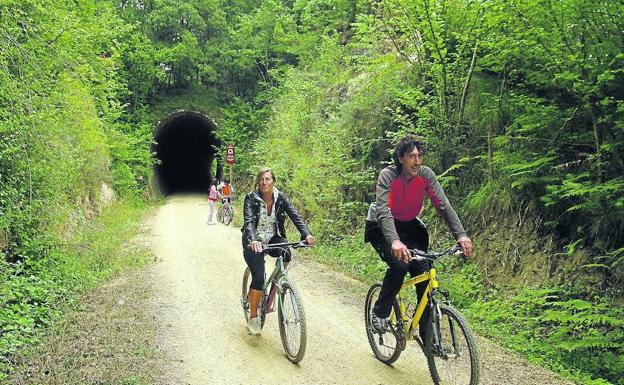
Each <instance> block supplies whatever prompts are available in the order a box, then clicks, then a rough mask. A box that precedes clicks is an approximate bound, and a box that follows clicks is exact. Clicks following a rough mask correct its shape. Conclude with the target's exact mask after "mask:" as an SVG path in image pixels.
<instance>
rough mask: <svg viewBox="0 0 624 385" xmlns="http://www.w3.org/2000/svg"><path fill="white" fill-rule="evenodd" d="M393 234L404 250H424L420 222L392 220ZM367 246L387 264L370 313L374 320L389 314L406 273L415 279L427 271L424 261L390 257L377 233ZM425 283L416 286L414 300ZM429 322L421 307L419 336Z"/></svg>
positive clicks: (424, 237) (424, 232)
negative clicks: (373, 315)
mask: <svg viewBox="0 0 624 385" xmlns="http://www.w3.org/2000/svg"><path fill="white" fill-rule="evenodd" d="M394 223H395V226H396V229H397V233H398V234H399V238H400V240H401V242H403V243H404V244H405V245H406V246H407V247H408V248H410V249H413V248H417V249H420V250H423V251H427V248H428V246H429V245H428V243H429V236H428V233H427V229H426V227H424V226H423V224H422V222H420V221H418V220H413V221H409V222H400V221H395V222H394ZM370 242H371V245H372V246H373V247H374V248H375V250H376V251H377V253H378V254H379V257H380V258H381V260H382V261H384V262H385V263H386V264H387V265H388V270H386V275H385V276H384V280H383V285H382V287H381V292H380V293H379V298H378V299H377V302H375V306H374V307H373V311H374V312H375V314H376V315H377V316H378V317H381V318H386V317H388V316H389V315H390V312H391V311H392V303H393V301H394V298H395V297H396V295H397V294H398V293H399V290H400V289H401V285H402V284H403V279H404V278H405V274H406V273H407V272H409V273H410V276H411V277H415V276H417V275H419V274H421V273H423V272H425V271H427V270H429V268H430V264H429V262H428V261H411V262H410V263H405V262H403V261H402V260H399V259H397V258H396V257H395V256H394V255H392V248H391V246H390V244H389V243H388V241H386V239H385V237H384V236H383V235H381V232H379V234H378V236H373V237H371V239H370ZM428 284H429V281H425V282H421V283H419V284H417V285H416V294H417V296H418V299H419V300H420V298H421V297H422V295H423V293H424V292H425V289H426V288H427V285H428ZM428 322H429V308H425V311H424V313H423V315H422V317H421V319H420V323H419V329H420V330H419V332H420V335H421V337H424V333H425V330H426V327H427V323H428Z"/></svg>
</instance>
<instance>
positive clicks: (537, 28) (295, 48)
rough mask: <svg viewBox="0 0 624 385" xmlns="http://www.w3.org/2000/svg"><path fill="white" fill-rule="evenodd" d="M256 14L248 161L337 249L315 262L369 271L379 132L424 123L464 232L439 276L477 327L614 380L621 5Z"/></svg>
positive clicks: (350, 6)
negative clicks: (453, 260)
mask: <svg viewBox="0 0 624 385" xmlns="http://www.w3.org/2000/svg"><path fill="white" fill-rule="evenodd" d="M265 4H266V3H265ZM267 12H273V15H274V16H273V17H271V18H266V19H264V20H265V21H266V20H271V22H270V25H271V27H270V29H269V32H267V33H266V35H263V36H264V38H263V39H264V40H263V41H271V42H273V44H271V45H269V46H266V50H265V51H264V52H267V53H268V54H269V59H268V60H267V62H268V63H270V64H269V67H270V69H269V71H268V73H269V75H271V76H272V77H271V79H270V83H271V84H274V86H273V87H268V86H267V87H268V89H269V90H270V93H268V94H267V95H266V96H265V99H264V100H266V101H267V103H268V104H269V105H270V107H269V109H270V113H269V114H268V118H267V119H266V121H265V122H266V123H265V127H266V130H265V131H263V132H262V133H261V134H260V138H259V140H258V141H257V144H256V145H255V146H254V150H255V153H254V155H253V159H254V162H255V163H258V164H269V165H271V166H273V167H274V168H275V169H276V170H278V178H279V183H280V186H282V188H285V189H287V190H288V191H289V192H290V193H291V195H292V196H294V197H295V199H297V200H298V203H299V204H300V205H301V207H304V208H305V210H307V211H308V214H309V215H310V216H311V217H312V219H311V221H312V223H313V224H314V226H315V227H316V230H317V233H318V234H319V235H320V239H322V240H325V242H327V243H332V244H333V245H334V246H333V247H322V248H319V251H320V252H321V253H323V254H325V256H324V258H325V259H332V260H334V261H333V262H334V263H337V264H340V265H345V264H348V263H345V260H350V261H351V262H350V263H353V264H354V267H353V268H351V269H352V270H353V271H356V272H359V273H362V274H368V275H369V276H374V277H376V278H378V277H379V276H380V270H381V269H382V268H383V266H380V265H379V263H378V262H377V261H376V259H375V258H374V253H373V252H372V250H370V249H366V248H365V246H364V245H362V243H361V225H362V222H363V217H364V213H365V209H366V205H367V202H370V201H371V200H372V199H373V195H372V194H373V193H374V183H375V178H376V174H377V172H378V170H379V169H380V167H382V166H383V162H385V161H388V160H389V156H388V152H387V150H388V149H389V147H390V144H391V143H392V142H393V141H394V139H395V138H396V137H398V136H400V135H403V134H404V133H407V132H410V133H415V134H417V135H420V136H422V137H424V138H425V139H426V141H427V142H428V144H429V151H428V154H427V156H426V162H427V163H428V164H429V165H430V166H431V167H432V168H433V169H434V170H435V171H436V172H437V173H438V174H439V175H440V178H441V180H442V183H443V185H444V186H445V188H446V190H447V192H448V195H449V196H450V199H451V201H452V202H453V204H454V206H455V208H456V209H457V210H458V212H459V213H460V216H461V217H462V218H463V220H464V222H465V225H466V226H467V228H468V229H469V231H470V234H471V235H472V236H473V237H474V239H475V241H476V247H477V256H476V257H475V263H476V265H477V266H474V265H468V266H457V267H456V270H455V273H454V274H453V278H452V280H451V281H452V282H450V284H452V285H454V291H455V292H456V298H458V301H460V302H461V303H462V304H463V306H464V307H466V308H468V309H467V310H468V312H469V313H470V314H471V315H472V318H473V320H474V323H475V324H476V325H477V327H478V328H479V329H481V330H482V331H484V332H487V333H490V334H492V335H496V337H497V338H498V339H500V340H501V341H502V342H503V343H505V344H507V345H508V346H511V347H514V348H515V349H517V350H520V351H522V352H524V353H525V354H526V355H527V356H528V357H529V358H531V359H533V360H535V361H536V362H540V363H544V364H547V365H549V366H550V367H552V368H555V369H557V370H560V371H562V372H564V373H567V374H568V375H569V376H571V377H573V378H576V379H577V380H578V381H580V382H582V383H592V381H594V383H596V384H601V383H608V382H610V383H617V384H622V383H624V382H622V381H624V380H622V379H623V378H624V373H623V372H622V368H624V361H623V359H624V358H623V357H624V354H622V353H624V322H623V321H622V319H623V312H622V291H621V288H622V280H623V278H624V263H623V262H624V243H623V241H622V239H623V235H624V234H623V231H624V193H623V192H624V177H623V175H624V161H623V158H622V156H621V154H622V153H623V150H624V148H623V147H624V126H623V123H622V122H623V117H624V116H623V113H624V105H623V104H622V100H623V97H622V96H624V95H622V92H623V91H622V90H623V89H624V88H623V86H624V73H623V68H624V65H623V64H624V55H623V54H622V47H624V38H623V35H622V34H621V17H620V16H621V15H622V14H623V12H624V8H623V6H622V5H620V4H616V3H614V2H603V3H596V2H586V1H579V0H567V1H561V2H546V3H543V2H538V1H528V2H527V1H522V2H519V1H492V2H486V3H480V2H470V1H463V0H453V1H429V0H422V1H420V0H419V1H413V0H410V1H403V0H384V1H380V2H374V3H369V2H366V1H344V2H341V1H338V2H331V5H330V4H329V3H323V2H314V4H311V3H305V4H304V3H303V2H295V3H294V4H292V6H291V5H288V4H281V3H279V4H273V6H272V7H271V8H270V9H267V8H266V7H265V6H262V7H260V8H259V9H258V10H257V11H256V12H255V13H254V14H253V15H254V18H251V20H256V23H257V24H256V28H257V29H258V31H263V29H262V28H264V27H265V26H266V23H269V22H268V21H266V23H265V24H263V23H260V22H258V20H260V19H261V18H263V17H264V16H263V15H264V14H265V13H267ZM245 42H246V44H247V47H248V48H249V49H252V48H253V46H252V44H257V42H255V41H249V40H247V41H245ZM291 42H294V44H286V43H291ZM239 44H240V42H239ZM291 63H294V64H291ZM265 110H266V109H265ZM427 216H428V217H429V222H432V223H433V224H436V221H437V220H435V219H434V216H435V213H433V212H432V211H431V210H430V211H428V212H427ZM441 230H443V229H441ZM351 234H353V235H351ZM444 234H445V232H444V231H436V238H437V239H438V240H440V239H441V237H442V236H443V235H444ZM341 245H342V246H341ZM327 255H331V256H332V257H327ZM371 255H372V256H371ZM537 288H540V289H539V290H537V291H534V290H535V289H537ZM501 323H503V324H505V325H506V326H504V327H500V326H499V325H500V324H501ZM488 325H490V326H489V327H488ZM494 325H496V328H498V330H499V331H501V330H504V332H496V328H495V327H494ZM514 335H516V336H517V337H512V336H514Z"/></svg>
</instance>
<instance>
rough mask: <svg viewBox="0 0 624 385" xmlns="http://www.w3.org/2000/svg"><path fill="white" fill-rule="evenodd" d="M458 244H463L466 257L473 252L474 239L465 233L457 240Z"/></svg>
mask: <svg viewBox="0 0 624 385" xmlns="http://www.w3.org/2000/svg"><path fill="white" fill-rule="evenodd" d="M457 244H458V245H460V246H461V248H462V250H463V251H464V255H465V256H466V257H470V255H471V254H472V241H471V240H470V238H468V237H467V236H465V235H464V236H463V237H460V238H459V239H458V240H457Z"/></svg>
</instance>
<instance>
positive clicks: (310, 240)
mask: <svg viewBox="0 0 624 385" xmlns="http://www.w3.org/2000/svg"><path fill="white" fill-rule="evenodd" d="M305 241H306V243H307V244H308V245H310V246H314V244H315V243H316V238H314V236H313V235H312V234H309V235H308V236H307V237H306V238H305Z"/></svg>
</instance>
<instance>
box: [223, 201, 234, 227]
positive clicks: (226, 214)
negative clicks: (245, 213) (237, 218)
mask: <svg viewBox="0 0 624 385" xmlns="http://www.w3.org/2000/svg"><path fill="white" fill-rule="evenodd" d="M233 217H234V210H233V209H232V207H231V206H229V205H228V206H226V207H225V209H223V221H222V222H223V224H224V225H226V226H227V225H229V224H230V223H231V222H232V218H233Z"/></svg>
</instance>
